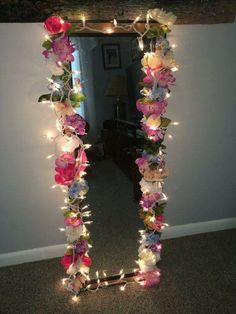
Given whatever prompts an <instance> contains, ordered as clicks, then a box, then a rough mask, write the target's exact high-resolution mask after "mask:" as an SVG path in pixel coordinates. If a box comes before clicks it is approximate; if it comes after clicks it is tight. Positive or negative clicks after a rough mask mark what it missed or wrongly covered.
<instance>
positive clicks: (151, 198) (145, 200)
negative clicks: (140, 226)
mask: <svg viewBox="0 0 236 314" xmlns="http://www.w3.org/2000/svg"><path fill="white" fill-rule="evenodd" d="M160 197H161V194H160V193H154V194H143V195H142V198H141V200H140V205H141V206H142V207H143V208H147V209H150V208H152V207H154V206H155V205H156V203H157V202H158V200H159V199H160Z"/></svg>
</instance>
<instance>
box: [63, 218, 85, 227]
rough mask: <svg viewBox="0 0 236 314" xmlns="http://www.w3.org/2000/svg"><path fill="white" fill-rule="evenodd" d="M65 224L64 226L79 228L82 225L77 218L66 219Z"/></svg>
mask: <svg viewBox="0 0 236 314" xmlns="http://www.w3.org/2000/svg"><path fill="white" fill-rule="evenodd" d="M65 224H66V226H71V227H79V226H80V225H82V224H83V221H82V220H81V219H79V218H77V217H66V218H65Z"/></svg>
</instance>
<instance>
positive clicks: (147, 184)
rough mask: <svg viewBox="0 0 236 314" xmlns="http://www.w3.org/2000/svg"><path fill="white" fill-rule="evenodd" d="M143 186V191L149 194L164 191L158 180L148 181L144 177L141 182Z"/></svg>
mask: <svg viewBox="0 0 236 314" xmlns="http://www.w3.org/2000/svg"><path fill="white" fill-rule="evenodd" d="M139 184H140V186H141V191H142V192H143V193H149V194H154V193H161V192H162V187H161V185H160V184H159V182H158V181H156V182H155V181H154V182H152V181H146V180H145V179H144V178H142V180H141V181H140V182H139Z"/></svg>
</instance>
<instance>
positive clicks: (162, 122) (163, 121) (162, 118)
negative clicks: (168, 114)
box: [161, 117, 171, 128]
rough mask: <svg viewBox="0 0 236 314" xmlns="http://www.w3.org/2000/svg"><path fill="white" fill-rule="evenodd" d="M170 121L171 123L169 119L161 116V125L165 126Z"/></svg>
mask: <svg viewBox="0 0 236 314" xmlns="http://www.w3.org/2000/svg"><path fill="white" fill-rule="evenodd" d="M170 123H171V120H170V119H168V118H165V117H161V127H163V128H167V127H168V125H169V124H170Z"/></svg>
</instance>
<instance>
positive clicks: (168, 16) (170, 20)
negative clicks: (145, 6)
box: [148, 9, 177, 27]
mask: <svg viewBox="0 0 236 314" xmlns="http://www.w3.org/2000/svg"><path fill="white" fill-rule="evenodd" d="M148 14H149V16H150V17H151V18H152V19H153V20H155V21H157V22H159V23H160V24H163V25H167V26H168V27H171V26H172V25H173V24H174V23H175V21H176V19H177V17H176V16H175V15H174V14H173V13H172V12H166V11H164V10H163V9H152V10H148Z"/></svg>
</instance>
